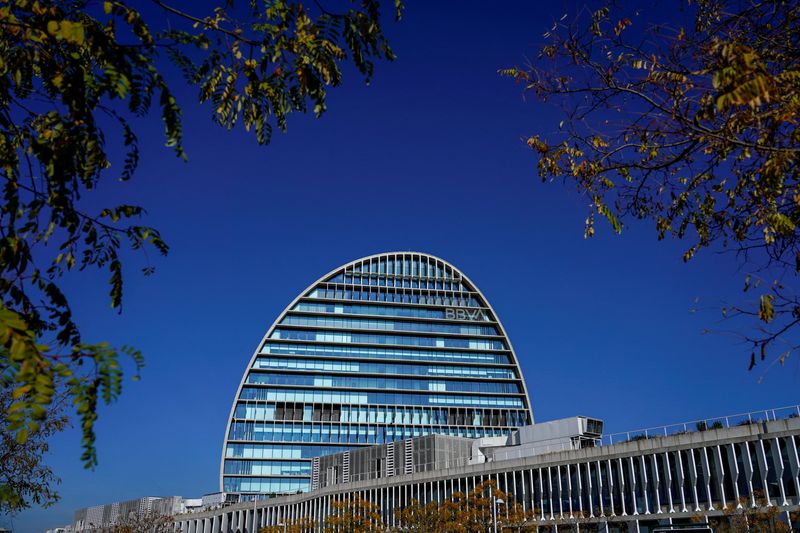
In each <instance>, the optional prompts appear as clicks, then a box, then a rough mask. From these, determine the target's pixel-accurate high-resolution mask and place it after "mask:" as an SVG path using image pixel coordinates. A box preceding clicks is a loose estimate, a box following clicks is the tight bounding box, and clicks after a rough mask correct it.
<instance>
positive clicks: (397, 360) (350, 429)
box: [220, 252, 533, 494]
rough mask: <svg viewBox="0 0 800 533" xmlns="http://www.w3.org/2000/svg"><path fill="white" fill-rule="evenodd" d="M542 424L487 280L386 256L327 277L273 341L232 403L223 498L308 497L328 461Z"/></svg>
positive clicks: (410, 257)
mask: <svg viewBox="0 0 800 533" xmlns="http://www.w3.org/2000/svg"><path fill="white" fill-rule="evenodd" d="M531 423H533V415H532V413H531V409H530V402H529V399H528V393H527V390H526V388H525V382H524V381H523V379H522V374H521V372H520V368H519V364H518V362H517V358H516V356H515V354H514V350H513V349H512V347H511V343H510V342H509V340H508V338H507V336H506V334H505V331H504V330H503V326H502V325H501V324H500V321H499V319H498V318H497V315H496V314H495V312H494V310H493V309H492V308H491V306H490V305H489V302H488V301H487V300H486V299H485V298H484V297H483V295H482V294H481V293H480V291H479V290H478V288H477V287H476V286H475V284H473V283H472V282H471V281H470V280H469V279H468V278H467V277H466V276H465V275H464V274H463V273H461V272H460V271H459V270H458V269H456V268H455V267H454V266H453V265H451V264H449V263H447V262H446V261H444V260H442V259H439V258H437V257H434V256H431V255H428V254H423V253H414V252H394V253H384V254H379V255H374V256H370V257H365V258H363V259H358V260H356V261H353V262H351V263H348V264H346V265H344V266H341V267H339V268H337V269H336V270H333V271H332V272H330V273H328V274H326V275H325V276H323V277H322V278H320V279H319V280H318V281H316V282H315V283H314V284H313V285H311V286H310V287H308V288H307V289H306V290H304V291H303V292H302V293H300V295H299V296H298V297H297V298H296V299H295V300H294V301H293V302H292V303H291V304H289V306H288V307H287V308H286V309H285V310H284V311H283V313H281V315H280V316H279V317H278V319H277V320H276V321H275V322H274V323H273V324H272V326H271V327H270V328H269V330H268V331H267V334H266V335H265V336H264V339H263V340H262V341H261V343H260V344H259V346H258V349H257V350H256V353H255V354H253V357H252V358H251V359H250V363H249V364H248V366H247V369H246V370H245V372H244V377H243V378H242V382H241V384H240V385H239V389H238V391H237V393H236V399H235V400H234V402H233V407H232V409H231V415H230V420H229V422H228V428H227V430H226V438H225V444H224V446H223V450H222V464H221V469H220V485H221V487H220V489H221V490H222V491H225V492H235V493H241V494H280V493H289V492H298V491H307V490H309V488H310V481H311V458H313V457H315V456H319V455H326V454H329V453H336V452H340V451H345V450H348V449H351V448H354V447H357V446H368V445H371V444H379V443H384V442H391V441H394V440H400V439H408V438H412V437H418V436H422V435H426V434H429V433H439V434H444V435H454V436H462V437H471V438H478V437H492V436H500V435H506V434H508V433H509V432H510V431H511V430H512V429H513V428H516V427H519V426H523V425H527V424H531Z"/></svg>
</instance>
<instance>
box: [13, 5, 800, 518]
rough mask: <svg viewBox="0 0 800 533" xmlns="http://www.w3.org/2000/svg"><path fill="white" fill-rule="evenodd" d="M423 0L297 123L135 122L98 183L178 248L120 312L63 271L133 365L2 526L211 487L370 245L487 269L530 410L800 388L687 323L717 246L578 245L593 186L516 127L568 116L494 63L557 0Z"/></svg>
mask: <svg viewBox="0 0 800 533" xmlns="http://www.w3.org/2000/svg"><path fill="white" fill-rule="evenodd" d="M432 4H434V3H432V2H416V3H415V2H411V3H410V5H409V6H408V9H407V10H406V13H405V18H404V20H403V22H402V23H401V24H398V25H395V24H391V23H390V24H389V26H388V28H387V29H388V33H389V35H390V37H391V40H392V43H393V45H394V48H395V50H396V52H397V55H398V59H397V61H396V62H394V63H392V64H379V65H377V68H376V75H375V79H374V81H373V83H372V84H371V86H369V87H366V86H364V84H363V83H362V82H361V81H360V80H359V79H358V78H357V76H354V75H353V72H351V71H349V72H348V74H349V76H347V79H346V80H345V83H344V85H343V86H342V87H341V88H340V89H338V90H335V91H334V92H332V93H331V95H330V102H329V109H330V110H329V112H328V113H327V114H326V115H325V116H324V118H322V119H321V120H314V119H313V118H311V117H301V116H299V115H298V116H293V117H291V118H290V121H289V132H288V134H287V135H278V136H276V138H275V140H274V142H273V144H272V145H271V146H269V147H266V148H263V147H258V146H257V145H256V143H255V141H254V139H252V138H251V137H249V136H247V135H246V134H245V133H244V132H243V131H235V132H226V131H224V130H221V129H218V128H215V127H213V126H212V124H211V123H210V121H209V119H208V116H209V115H210V111H209V109H207V108H200V107H198V106H197V105H196V104H194V103H193V102H194V101H196V98H195V94H194V92H193V91H192V90H186V89H185V88H181V89H180V90H179V101H180V103H181V104H182V105H183V107H184V109H185V119H186V128H185V130H186V141H187V149H188V153H189V157H190V160H189V162H188V163H182V162H180V161H178V160H176V159H175V158H174V157H173V156H172V154H171V153H170V152H169V151H168V150H166V149H162V148H161V144H162V137H161V135H160V127H159V126H158V124H156V123H155V122H154V121H144V122H142V123H141V125H140V133H141V137H142V139H143V142H144V146H143V154H144V155H143V162H142V166H141V168H140V169H139V171H138V173H137V175H136V177H135V178H134V180H133V181H131V182H130V183H127V184H119V183H115V182H113V181H110V182H108V183H107V184H106V185H104V186H103V188H102V189H101V190H100V191H99V196H100V197H102V199H103V200H104V201H106V200H107V201H112V200H119V201H127V202H131V203H140V204H141V205H144V206H146V207H147V208H148V210H149V217H148V218H147V222H148V223H150V224H151V225H153V226H156V227H158V228H160V229H161V231H162V232H163V235H164V237H165V238H166V239H167V240H168V242H169V244H170V245H171V247H172V252H171V254H170V256H169V257H168V258H167V259H164V260H162V259H158V258H157V259H155V260H154V263H155V265H156V266H157V272H156V274H155V276H153V277H151V278H148V279H144V278H142V277H141V276H139V275H138V273H137V271H136V270H134V269H131V270H130V271H129V275H128V281H127V285H126V293H125V309H124V313H123V314H122V315H121V316H118V315H116V314H114V313H112V312H111V311H110V310H109V308H108V301H107V299H106V294H107V290H106V288H105V286H102V285H101V283H103V282H104V281H105V277H106V276H96V275H93V274H88V275H86V274H80V275H78V276H76V277H74V278H72V279H70V280H68V282H67V284H66V286H67V288H68V291H69V294H70V297H71V298H72V302H73V304H74V306H75V311H76V313H77V315H78V317H79V319H80V322H81V325H82V327H83V328H84V332H85V335H86V339H87V340H109V341H111V342H113V343H116V344H123V343H127V344H131V345H134V346H136V347H138V348H140V349H141V350H143V352H144V354H145V356H146V358H147V367H146V369H145V372H144V375H143V380H142V381H140V382H138V383H131V382H126V385H125V390H124V393H123V396H122V398H121V400H120V401H119V402H118V403H117V404H116V405H114V406H112V407H111V408H102V409H101V416H100V420H99V422H98V425H97V444H98V446H99V451H100V466H99V467H98V468H97V469H96V470H94V471H86V470H83V469H82V467H81V464H80V461H79V456H80V438H79V434H78V433H77V432H76V431H68V432H65V433H64V434H62V435H60V436H59V437H58V438H56V439H55V440H54V442H53V446H52V453H51V454H50V456H49V457H48V460H49V462H50V464H51V465H52V466H53V467H54V469H55V471H56V472H57V473H58V474H59V475H60V476H61V477H62V480H63V482H62V484H61V486H60V492H61V495H62V501H61V502H60V503H59V504H57V505H56V506H54V507H52V508H51V509H47V510H42V509H32V510H30V511H27V512H25V513H22V514H21V515H19V516H17V517H16V518H15V519H14V521H13V527H14V529H15V531H17V532H18V533H29V532H35V531H43V530H44V529H46V528H47V527H52V526H57V525H63V524H66V523H69V522H71V520H72V513H73V511H74V510H75V509H76V508H79V507H84V506H89V505H96V504H101V503H107V502H111V501H116V500H124V499H130V498H136V497H140V496H145V495H175V494H177V495H183V496H187V497H194V496H200V495H202V494H203V493H207V492H213V491H216V490H217V489H218V482H219V475H218V472H219V459H220V452H221V446H222V441H223V436H224V435H223V433H224V430H225V425H226V417H227V416H228V413H229V410H230V406H231V402H232V400H233V396H234V393H235V392H236V387H237V385H238V383H239V380H240V379H241V376H242V373H243V371H244V369H245V365H246V363H247V362H248V360H249V358H250V356H251V355H252V353H253V350H254V349H255V348H256V345H257V343H258V342H259V340H260V339H261V337H262V336H263V335H264V333H265V331H266V330H267V328H268V327H269V325H270V324H271V323H272V321H273V320H274V319H275V318H276V317H277V316H278V314H279V313H280V312H281V311H282V310H283V308H284V307H285V306H286V305H287V304H288V303H289V302H290V301H291V300H292V299H293V298H294V297H295V296H296V295H297V293H299V292H300V291H301V290H302V289H304V288H305V287H306V286H307V285H309V284H310V283H312V282H313V281H314V280H316V279H317V278H318V277H319V276H320V275H322V274H323V273H325V272H327V271H328V270H330V269H332V268H334V267H336V266H338V265H340V264H342V263H345V262H347V261H349V260H351V259H354V258H358V257H361V256H364V255H368V254H373V253H377V252H381V251H388V250H420V251H425V252H429V253H432V254H434V255H437V256H440V257H443V258H445V259H447V260H449V261H450V262H452V263H453V264H455V265H456V266H457V267H458V268H460V269H462V270H463V271H464V272H465V273H466V274H467V275H468V276H469V277H470V278H471V279H472V280H473V281H474V282H475V283H476V284H477V285H478V286H479V287H480V289H481V290H482V291H483V293H484V294H485V295H486V297H487V298H488V299H489V300H490V301H491V302H492V304H493V306H494V308H495V309H496V311H497V312H498V314H499V315H500V318H501V320H502V321H503V323H504V325H505V327H506V330H507V331H508V334H509V336H510V338H511V341H512V343H513V344H514V347H515V349H516V351H517V354H518V355H519V358H520V360H521V364H522V368H523V372H524V374H525V378H526V380H527V383H528V388H529V391H530V394H531V401H532V403H533V409H534V416H535V417H536V419H537V420H549V419H555V418H559V417H566V416H571V415H576V414H585V415H590V416H595V417H600V418H602V419H604V420H605V421H606V429H607V431H609V432H613V431H621V430H626V429H635V428H639V427H643V426H652V425H658V424H662V423H669V422H678V421H684V420H692V419H697V418H702V417H707V416H716V415H723V414H729V413H738V412H742V411H748V410H755V409H762V408H768V407H776V406H781V405H789V404H793V403H798V400H799V399H800V398H798V394H797V390H798V365H797V363H796V362H790V364H789V365H788V367H787V368H785V369H779V370H776V371H773V372H770V373H769V374H768V375H767V377H766V382H765V383H764V384H758V383H757V378H758V373H757V372H754V373H748V372H747V371H746V366H747V362H748V356H747V354H746V353H745V351H746V348H745V347H743V346H740V345H737V344H736V343H735V341H733V340H731V338H729V337H725V336H721V335H702V334H701V331H702V330H703V329H704V328H709V327H712V328H713V327H721V326H724V325H721V324H719V322H718V318H719V315H718V313H717V312H715V311H708V312H704V313H700V314H690V313H689V309H690V308H691V307H693V305H694V303H693V300H694V298H695V297H700V298H701V304H702V305H705V306H706V307H714V306H716V305H718V304H719V302H720V301H721V300H722V299H724V298H725V297H726V295H728V294H733V295H734V296H738V292H737V291H738V290H739V288H740V287H741V284H742V281H741V278H742V276H743V274H742V273H741V272H737V270H736V268H735V265H734V264H733V263H732V259H733V258H732V257H730V256H724V255H722V256H720V255H712V254H708V253H705V254H701V255H700V256H699V257H698V258H697V259H696V260H694V261H693V262H692V263H691V264H688V265H685V264H683V262H682V260H681V253H682V246H681V245H680V244H679V243H674V242H658V241H657V240H656V238H655V233H654V230H653V227H652V225H650V224H639V225H636V224H634V225H633V226H632V227H630V228H628V229H627V231H625V233H624V234H623V235H622V236H621V237H617V236H613V235H611V232H610V230H609V229H608V228H607V227H606V226H604V225H601V226H599V231H598V236H597V237H596V238H594V239H592V240H588V241H587V240H584V239H583V219H584V217H585V215H586V211H585V206H586V204H587V201H586V199H584V198H580V197H579V196H577V195H576V194H574V192H573V191H572V190H570V189H568V188H566V187H564V186H562V185H561V184H559V183H549V184H542V183H541V182H540V181H539V179H538V177H537V176H536V173H535V163H536V162H535V159H534V156H533V154H532V153H531V152H530V151H529V150H528V149H527V148H526V146H525V144H524V142H522V139H523V138H524V137H526V136H528V135H529V134H531V133H534V132H538V133H544V134H547V133H550V132H553V131H554V130H556V129H557V124H558V121H559V120H560V118H559V116H558V114H557V111H556V110H555V109H552V108H549V107H546V106H543V105H541V104H539V103H536V102H534V101H532V100H529V101H528V102H525V101H523V98H522V95H521V90H520V87H518V86H517V85H515V84H514V83H513V82H512V81H510V80H508V79H503V78H500V77H499V76H497V74H496V70H497V69H498V68H500V67H506V66H510V65H513V64H518V63H521V62H524V61H525V57H526V55H533V54H534V53H535V52H534V50H535V45H536V44H537V43H538V42H539V41H540V39H541V35H542V33H543V32H544V31H546V29H547V28H548V27H549V25H550V24H551V22H552V21H553V20H554V19H557V18H559V17H560V16H561V14H562V13H563V11H561V10H562V9H563V6H561V5H558V3H555V2H553V3H548V2H544V3H542V2H524V1H510V2H504V3H486V2H463V3H458V5H457V7H456V5H455V4H449V3H446V2H445V3H442V4H441V5H437V6H434V5H432ZM437 4H438V3H437ZM176 86H177V87H183V86H182V85H181V84H178V85H176ZM734 293H736V294H734ZM0 525H4V524H2V521H1V520H0ZM5 525H6V526H8V525H10V524H8V523H6V524H5Z"/></svg>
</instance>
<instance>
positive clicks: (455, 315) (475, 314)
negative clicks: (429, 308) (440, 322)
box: [444, 307, 486, 320]
mask: <svg viewBox="0 0 800 533" xmlns="http://www.w3.org/2000/svg"><path fill="white" fill-rule="evenodd" d="M444 317H445V318H447V319H449V320H486V314H485V313H484V312H483V309H461V308H453V307H447V308H445V310H444Z"/></svg>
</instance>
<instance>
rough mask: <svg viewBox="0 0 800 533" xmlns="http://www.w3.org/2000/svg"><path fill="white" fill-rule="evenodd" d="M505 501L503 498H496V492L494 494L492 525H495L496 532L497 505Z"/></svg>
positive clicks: (495, 531) (495, 530) (495, 532)
mask: <svg viewBox="0 0 800 533" xmlns="http://www.w3.org/2000/svg"><path fill="white" fill-rule="evenodd" d="M504 503H506V502H504V501H503V499H502V498H495V496H494V494H492V525H493V527H494V533H497V506H498V505H503V504H504Z"/></svg>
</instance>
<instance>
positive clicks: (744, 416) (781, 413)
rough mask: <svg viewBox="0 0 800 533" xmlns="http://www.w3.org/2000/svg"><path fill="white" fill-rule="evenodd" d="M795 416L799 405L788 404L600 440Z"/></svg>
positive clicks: (640, 437)
mask: <svg viewBox="0 0 800 533" xmlns="http://www.w3.org/2000/svg"><path fill="white" fill-rule="evenodd" d="M796 417H800V405H790V406H787V407H778V408H776V409H766V410H763V411H751V412H749V413H740V414H735V415H727V416H720V417H716V418H704V419H702V420H692V421H690V422H681V423H677V424H669V425H665V426H656V427H652V428H646V429H638V430H635V431H622V432H619V433H611V434H608V435H603V436H602V438H601V439H600V441H601V444H602V445H610V444H619V443H622V442H631V441H637V440H644V439H652V438H656V437H669V436H670V435H683V434H686V433H696V432H698V431H708V430H711V429H725V428H732V427H736V426H745V425H748V424H758V423H760V422H769V421H772V420H785V419H787V418H796Z"/></svg>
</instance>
